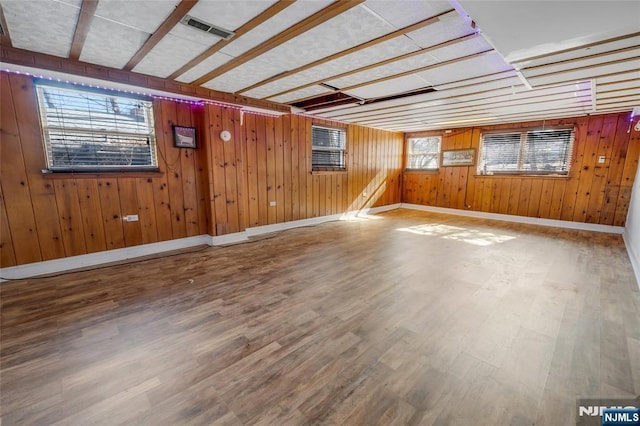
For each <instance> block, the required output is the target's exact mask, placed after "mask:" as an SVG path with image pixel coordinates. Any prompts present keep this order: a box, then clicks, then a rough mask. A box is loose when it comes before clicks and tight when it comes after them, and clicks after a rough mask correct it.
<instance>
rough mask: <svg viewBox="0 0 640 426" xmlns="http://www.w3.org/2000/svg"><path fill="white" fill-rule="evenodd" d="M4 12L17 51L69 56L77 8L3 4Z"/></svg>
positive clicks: (17, 1)
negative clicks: (24, 50) (23, 50)
mask: <svg viewBox="0 0 640 426" xmlns="http://www.w3.org/2000/svg"><path fill="white" fill-rule="evenodd" d="M2 9H3V11H4V17H5V19H6V21H7V27H8V28H9V34H11V42H12V43H13V46H14V47H17V48H19V49H27V50H32V51H34V52H41V53H48V54H50V55H55V56H61V57H64V58H66V57H68V56H69V50H70V49H71V42H72V41H73V33H74V32H75V29H76V23H77V21H78V14H79V13H80V9H79V8H78V7H75V6H71V5H69V4H65V3H58V2H54V1H24V0H3V1H2ZM52 17H55V19H52Z"/></svg>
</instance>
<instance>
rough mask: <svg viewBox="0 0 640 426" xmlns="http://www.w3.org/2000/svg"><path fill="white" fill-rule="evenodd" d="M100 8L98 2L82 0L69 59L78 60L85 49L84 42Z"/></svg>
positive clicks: (96, 0) (95, 0)
mask: <svg viewBox="0 0 640 426" xmlns="http://www.w3.org/2000/svg"><path fill="white" fill-rule="evenodd" d="M97 8H98V0H82V6H80V14H79V15H78V22H77V23H76V30H75V32H74V33H73V42H72V43H71V50H70V51H69V59H73V60H78V59H80V54H81V53H82V48H83V47H84V41H85V40H86V39H87V34H89V27H90V26H91V21H92V20H93V14H94V13H95V12H96V9H97Z"/></svg>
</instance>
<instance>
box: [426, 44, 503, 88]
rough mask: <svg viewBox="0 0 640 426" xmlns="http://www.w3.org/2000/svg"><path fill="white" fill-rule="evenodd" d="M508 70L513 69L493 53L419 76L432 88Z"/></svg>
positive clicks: (497, 54)
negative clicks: (428, 82)
mask: <svg viewBox="0 0 640 426" xmlns="http://www.w3.org/2000/svg"><path fill="white" fill-rule="evenodd" d="M510 69H513V67H512V66H511V65H509V64H507V63H505V62H504V60H503V59H502V56H500V54H499V53H497V52H493V53H489V54H486V55H481V56H477V57H474V58H471V59H466V60H464V61H460V62H456V63H453V64H449V65H444V66H442V67H437V68H434V69H431V70H427V71H422V72H421V73H419V74H420V76H421V77H422V78H424V79H425V80H427V81H430V82H431V83H432V84H433V85H434V86H437V85H438V84H444V83H450V82H452V81H457V80H463V79H467V78H473V77H479V76H482V75H487V74H492V73H496V72H500V71H507V70H510Z"/></svg>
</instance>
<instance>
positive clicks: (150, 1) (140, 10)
mask: <svg viewBox="0 0 640 426" xmlns="http://www.w3.org/2000/svg"><path fill="white" fill-rule="evenodd" d="M178 3H179V1H177V0H135V1H131V0H102V1H99V2H98V7H97V9H96V13H95V15H96V16H98V17H101V18H104V19H108V20H111V21H115V22H117V23H120V24H122V25H125V26H128V27H132V28H135V29H137V30H140V31H144V32H146V33H150V34H151V33H153V32H155V31H156V30H157V29H158V27H159V26H160V25H161V24H162V23H163V22H164V20H165V19H167V17H168V16H169V15H170V14H171V12H173V9H175V7H176V5H177V4H178Z"/></svg>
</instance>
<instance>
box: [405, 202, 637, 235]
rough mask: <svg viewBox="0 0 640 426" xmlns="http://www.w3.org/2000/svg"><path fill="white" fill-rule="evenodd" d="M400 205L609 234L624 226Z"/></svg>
mask: <svg viewBox="0 0 640 426" xmlns="http://www.w3.org/2000/svg"><path fill="white" fill-rule="evenodd" d="M400 207H401V208H403V209H410V210H421V211H425V212H432V213H444V214H451V215H456V216H468V217H477V218H481V219H491V220H504V221H506V222H516V223H527V224H530V225H541V226H553V227H556V228H568V229H579V230H583V231H594V232H605V233H608V234H622V233H623V232H624V228H623V227H622V226H611V225H600V224H596V223H582V222H571V221H568V220H556V219H542V218H539V217H527V216H513V215H510V214H501V213H486V212H478V211H473V210H460V209H449V208H445V207H432V206H423V205H420V204H408V203H401V204H400Z"/></svg>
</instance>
